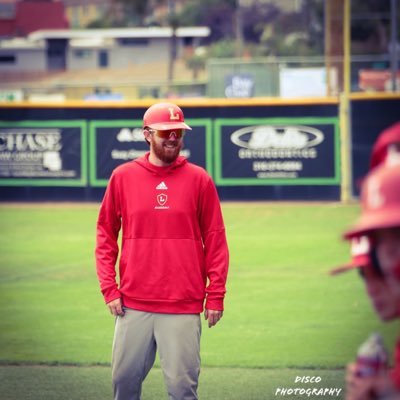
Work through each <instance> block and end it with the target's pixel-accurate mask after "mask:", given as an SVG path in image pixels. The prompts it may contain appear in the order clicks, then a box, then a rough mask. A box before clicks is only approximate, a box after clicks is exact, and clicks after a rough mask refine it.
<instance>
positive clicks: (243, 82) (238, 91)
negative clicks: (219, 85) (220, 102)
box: [225, 74, 255, 98]
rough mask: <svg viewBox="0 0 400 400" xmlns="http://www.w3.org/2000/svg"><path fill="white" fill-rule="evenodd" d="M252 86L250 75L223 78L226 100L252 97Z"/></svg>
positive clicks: (252, 80)
mask: <svg viewBox="0 0 400 400" xmlns="http://www.w3.org/2000/svg"><path fill="white" fill-rule="evenodd" d="M254 86H255V82H254V77H253V76H252V75H251V74H235V75H232V74H230V75H227V76H225V96H226V97H228V98H248V97H253V96H254Z"/></svg>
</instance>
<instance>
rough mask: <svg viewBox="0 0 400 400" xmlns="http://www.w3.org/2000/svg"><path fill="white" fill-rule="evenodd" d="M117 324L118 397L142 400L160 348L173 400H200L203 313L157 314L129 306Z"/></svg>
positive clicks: (115, 386) (114, 368)
mask: <svg viewBox="0 0 400 400" xmlns="http://www.w3.org/2000/svg"><path fill="white" fill-rule="evenodd" d="M124 310H125V315H124V316H123V317H117V319H116V323H115V333H114V343H113V355H112V379H113V389H114V399H115V400H140V397H141V391H142V383H143V381H144V379H145V378H146V376H147V374H148V372H149V371H150V369H151V367H152V366H153V364H154V360H155V357H156V351H157V350H158V352H159V356H160V362H161V368H162V370H163V373H164V380H165V384H166V386H167V389H168V396H169V399H170V400H194V399H197V385H198V379H199V374H200V335H201V321H200V315H199V314H157V313H148V312H142V311H136V310H132V309H129V308H128V309H127V308H125V309H124Z"/></svg>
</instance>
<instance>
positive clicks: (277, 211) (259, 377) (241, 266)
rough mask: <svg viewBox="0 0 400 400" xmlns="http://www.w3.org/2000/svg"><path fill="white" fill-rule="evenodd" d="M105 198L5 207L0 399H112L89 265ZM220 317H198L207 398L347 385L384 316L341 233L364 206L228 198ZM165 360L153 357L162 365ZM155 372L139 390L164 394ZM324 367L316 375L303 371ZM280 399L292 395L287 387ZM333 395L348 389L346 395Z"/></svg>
mask: <svg viewBox="0 0 400 400" xmlns="http://www.w3.org/2000/svg"><path fill="white" fill-rule="evenodd" d="M97 211H98V205H96V204H95V205H92V204H87V205H77V204H72V205H68V204H62V205H61V204H57V205H54V204H41V205H10V204H3V205H0V229H1V237H0V308H1V310H2V315H1V318H0V343H1V347H0V393H1V395H0V397H1V398H2V399H10V400H11V399H12V400H14V399H18V400H21V399H43V400H50V399H110V398H111V387H110V368H109V361H110V350H111V342H112V335H113V324H114V322H113V318H112V317H111V316H110V315H109V314H108V311H107V309H106V307H105V305H104V303H103V299H102V296H101V294H100V292H99V288H98V282H97V277H96V274H95V267H94V243H95V223H96V217H97ZM223 212H224V217H225V223H226V227H227V235H228V242H229V246H230V253H231V265H230V271H229V282H228V288H227V289H228V293H227V297H226V304H225V307H226V310H225V314H224V318H223V319H222V321H221V322H220V324H219V325H217V326H216V327H215V328H213V329H208V328H207V327H206V325H205V324H204V325H203V336H202V365H203V370H202V374H201V381H200V389H199V393H200V395H201V399H216V400H219V399H225V398H226V399H228V398H229V399H257V400H258V399H269V398H271V399H272V398H278V397H280V396H279V395H278V396H275V394H276V389H277V388H279V387H287V388H294V387H303V388H315V387H337V388H343V373H344V372H343V368H344V366H345V364H346V363H347V362H349V361H350V360H352V359H353V358H354V355H355V352H356V349H357V348H358V346H359V345H360V343H361V342H362V341H363V340H365V338H366V337H367V336H368V335H369V333H370V332H371V331H380V332H381V333H382V334H383V335H384V337H385V341H386V344H387V346H388V347H389V348H392V347H393V346H394V342H395V337H396V333H397V330H398V326H397V325H396V324H382V323H380V321H379V320H378V319H377V318H376V316H375V314H374V313H373V311H372V310H371V308H370V305H369V303H368V299H367V296H366V295H365V293H364V288H363V285H362V282H361V280H360V279H359V278H358V277H357V274H356V273H355V272H351V273H348V274H345V275H343V276H339V277H335V278H333V277H330V276H329V275H328V271H329V269H330V268H332V267H334V266H337V265H339V264H340V263H343V262H345V261H347V260H348V258H349V254H348V253H349V251H348V247H347V245H346V243H344V242H342V241H341V239H340V234H341V232H342V231H343V229H344V228H345V227H347V226H348V225H349V224H350V223H351V222H353V221H354V220H355V218H356V216H357V214H358V206H357V205H347V206H345V205H341V204H337V203H326V204H320V203H318V204H314V203H310V204H302V203H298V204H296V203H237V204H236V203H226V204H223ZM157 365H158V364H157ZM157 365H156V368H154V369H153V370H152V372H151V373H150V375H149V377H148V380H147V381H146V384H145V387H144V393H143V396H144V397H143V398H144V399H145V400H146V399H147V400H150V399H163V398H166V395H165V390H164V387H163V382H162V372H161V370H160V369H159V368H158V367H157ZM303 375H314V376H320V377H321V379H322V381H321V382H320V383H318V384H313V385H312V384H299V383H295V378H296V376H303ZM285 398H290V397H289V396H285ZM336 398H342V397H341V396H339V397H336Z"/></svg>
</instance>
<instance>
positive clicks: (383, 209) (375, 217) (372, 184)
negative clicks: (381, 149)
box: [344, 163, 400, 239]
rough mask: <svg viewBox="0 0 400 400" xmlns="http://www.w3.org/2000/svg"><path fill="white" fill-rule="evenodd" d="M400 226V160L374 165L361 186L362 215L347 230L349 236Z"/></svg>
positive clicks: (347, 236)
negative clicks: (398, 161)
mask: <svg viewBox="0 0 400 400" xmlns="http://www.w3.org/2000/svg"><path fill="white" fill-rule="evenodd" d="M393 227H400V164H399V163H397V164H391V165H388V164H383V165H381V166H378V167H376V168H375V169H373V170H372V171H371V172H370V173H369V174H368V175H367V177H366V179H365V180H364V182H363V185H362V189H361V216H360V218H359V219H358V221H357V222H356V223H355V224H354V225H353V226H352V227H351V228H350V229H349V230H347V231H346V232H345V233H344V238H345V239H351V238H352V237H355V236H362V235H365V234H368V233H369V232H371V231H373V230H376V229H382V228H393Z"/></svg>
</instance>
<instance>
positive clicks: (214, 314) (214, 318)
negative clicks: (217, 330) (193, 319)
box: [204, 309, 224, 328]
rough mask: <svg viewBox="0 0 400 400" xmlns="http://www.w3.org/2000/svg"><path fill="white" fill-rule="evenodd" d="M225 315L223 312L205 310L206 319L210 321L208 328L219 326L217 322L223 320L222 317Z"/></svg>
mask: <svg viewBox="0 0 400 400" xmlns="http://www.w3.org/2000/svg"><path fill="white" fill-rule="evenodd" d="M223 314H224V312H223V311H217V310H207V309H206V310H205V311H204V319H205V320H206V321H207V320H208V327H209V328H212V327H213V326H214V325H216V324H217V322H218V321H219V320H220V319H221V318H222V315H223Z"/></svg>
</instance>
